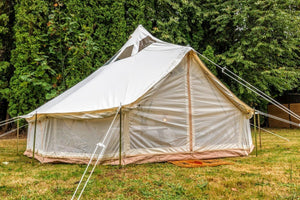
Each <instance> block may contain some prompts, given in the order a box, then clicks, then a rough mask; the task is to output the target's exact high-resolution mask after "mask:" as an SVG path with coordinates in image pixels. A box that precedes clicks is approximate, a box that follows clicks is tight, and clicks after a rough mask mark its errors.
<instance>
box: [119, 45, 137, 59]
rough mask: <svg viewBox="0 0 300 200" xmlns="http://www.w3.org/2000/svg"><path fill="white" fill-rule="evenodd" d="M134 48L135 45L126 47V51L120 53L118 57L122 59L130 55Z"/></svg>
mask: <svg viewBox="0 0 300 200" xmlns="http://www.w3.org/2000/svg"><path fill="white" fill-rule="evenodd" d="M132 49H133V45H131V46H129V47H126V48H125V49H124V51H123V52H122V53H121V55H119V57H118V58H117V60H121V59H124V58H128V57H130V56H131V53H132Z"/></svg>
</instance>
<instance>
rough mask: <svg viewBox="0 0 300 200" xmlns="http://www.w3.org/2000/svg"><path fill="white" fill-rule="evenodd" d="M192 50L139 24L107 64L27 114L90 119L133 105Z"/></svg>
mask: <svg viewBox="0 0 300 200" xmlns="http://www.w3.org/2000/svg"><path fill="white" fill-rule="evenodd" d="M190 51H193V49H192V48H191V47H186V46H179V45H175V44H170V43H166V42H163V41H161V40H159V39H157V38H155V37H153V36H152V35H151V34H150V33H149V32H148V31H147V30H146V29H144V28H143V27H142V26H141V25H139V26H138V28H137V29H136V30H135V31H134V33H133V34H132V35H131V36H130V39H129V40H128V41H127V42H126V43H125V45H124V46H123V47H122V48H121V49H120V51H119V52H118V53H117V54H116V55H115V56H114V57H113V58H112V59H111V60H110V61H108V62H107V63H106V64H105V65H104V66H102V67H101V68H99V69H98V70H97V71H95V72H94V73H92V74H91V75H90V76H89V77H87V78H86V79H84V80H83V81H81V82H79V83H78V84H77V85H75V86H73V87H72V88H70V89H69V90H67V91H66V92H64V93H62V94H61V95H59V96H58V97H56V98H54V99H52V100H51V101H49V102H47V103H46V104H44V105H42V106H41V107H39V108H37V109H36V110H34V111H32V112H31V113H29V114H27V115H25V116H23V117H24V118H32V117H33V115H34V114H35V113H37V114H38V115H39V116H41V115H61V114H69V115H70V116H73V117H74V116H77V117H79V118H89V115H88V113H93V112H101V111H107V110H108V111H109V110H112V109H115V108H118V107H119V106H120V104H122V105H129V104H132V103H134V102H135V101H137V100H138V99H139V98H140V97H142V96H143V95H144V94H145V93H146V92H147V91H148V90H149V89H150V88H151V87H153V86H154V85H155V84H156V83H157V82H158V81H160V80H161V79H162V78H163V77H165V76H166V75H167V74H168V73H169V72H171V71H172V70H173V69H174V68H175V67H176V66H177V65H178V63H179V62H180V61H181V60H182V58H183V57H184V56H185V55H186V54H187V53H188V52H190ZM214 78H215V77H214ZM215 79H216V78H215ZM218 84H219V83H218ZM224 87H225V86H224ZM220 88H221V90H225V93H227V94H228V95H229V96H234V95H233V94H232V93H231V92H230V91H229V90H228V89H227V88H226V87H225V89H224V88H223V85H222V84H221V86H220ZM220 88H218V89H220ZM222 88H223V89H222ZM223 93H224V92H223ZM225 95H226V94H225ZM234 97H235V96H234ZM229 98H231V97H229ZM237 104H239V105H240V104H241V103H240V102H239V103H237ZM245 106H246V105H244V104H243V105H242V107H245ZM247 109H248V110H249V108H247ZM247 109H246V110H247ZM250 109H251V108H250Z"/></svg>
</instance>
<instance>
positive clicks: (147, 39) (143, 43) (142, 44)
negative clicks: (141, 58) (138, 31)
mask: <svg viewBox="0 0 300 200" xmlns="http://www.w3.org/2000/svg"><path fill="white" fill-rule="evenodd" d="M154 42H155V40H153V39H152V38H151V37H150V36H147V37H145V38H144V39H142V40H141V41H140V43H139V52H140V51H142V50H143V49H144V48H146V47H147V46H149V45H150V44H152V43H154Z"/></svg>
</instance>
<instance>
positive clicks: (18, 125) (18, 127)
mask: <svg viewBox="0 0 300 200" xmlns="http://www.w3.org/2000/svg"><path fill="white" fill-rule="evenodd" d="M19 129H20V123H19V120H18V121H17V155H19Z"/></svg>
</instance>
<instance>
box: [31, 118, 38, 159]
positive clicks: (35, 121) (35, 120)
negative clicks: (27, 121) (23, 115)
mask: <svg viewBox="0 0 300 200" xmlns="http://www.w3.org/2000/svg"><path fill="white" fill-rule="evenodd" d="M36 124H37V113H35V118H34V134H33V147H32V149H33V150H32V162H31V163H32V164H33V161H34V152H35V137H36Z"/></svg>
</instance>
